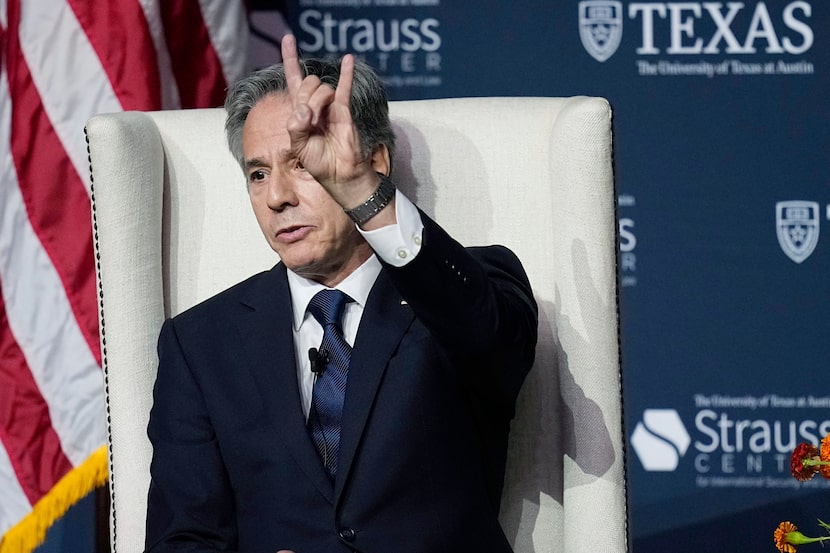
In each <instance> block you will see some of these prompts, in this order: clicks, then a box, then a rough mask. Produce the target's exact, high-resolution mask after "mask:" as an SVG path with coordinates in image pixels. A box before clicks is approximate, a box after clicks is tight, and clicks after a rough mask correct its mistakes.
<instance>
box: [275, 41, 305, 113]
mask: <svg viewBox="0 0 830 553" xmlns="http://www.w3.org/2000/svg"><path fill="white" fill-rule="evenodd" d="M280 51H281V52H282V66H283V69H284V70H285V82H286V84H287V85H288V95H289V96H291V97H292V98H293V97H294V96H295V95H296V94H297V90H298V89H299V88H300V84H302V82H303V72H302V71H301V70H300V60H299V58H298V55H297V39H296V38H294V35H285V36H284V37H282V42H281V43H280Z"/></svg>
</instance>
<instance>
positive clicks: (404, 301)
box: [401, 300, 409, 305]
mask: <svg viewBox="0 0 830 553" xmlns="http://www.w3.org/2000/svg"><path fill="white" fill-rule="evenodd" d="M401 305H409V303H407V301H406V300H401Z"/></svg>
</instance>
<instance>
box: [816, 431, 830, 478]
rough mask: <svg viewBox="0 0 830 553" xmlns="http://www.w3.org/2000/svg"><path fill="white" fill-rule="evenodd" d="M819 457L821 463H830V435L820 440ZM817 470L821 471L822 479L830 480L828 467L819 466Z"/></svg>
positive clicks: (829, 468)
mask: <svg viewBox="0 0 830 553" xmlns="http://www.w3.org/2000/svg"><path fill="white" fill-rule="evenodd" d="M819 455H820V456H821V460H822V461H824V462H830V433H828V434H827V435H826V436H825V437H824V439H822V440H821V451H820V453H819ZM819 470H821V475H822V476H823V477H825V478H828V479H830V465H821V467H820V469H819Z"/></svg>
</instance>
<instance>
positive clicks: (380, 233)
mask: <svg viewBox="0 0 830 553" xmlns="http://www.w3.org/2000/svg"><path fill="white" fill-rule="evenodd" d="M395 217H396V218H397V221H398V222H397V224H395V225H389V226H385V227H382V228H379V229H376V230H369V231H366V230H363V229H361V228H360V227H357V230H358V232H360V234H362V235H363V237H364V238H365V239H366V241H367V242H368V243H369V245H370V246H371V247H372V249H373V250H374V251H375V253H376V254H377V255H378V257H380V258H381V259H382V260H383V261H385V262H386V263H388V264H389V265H392V266H393V267H403V266H404V265H406V264H407V263H409V262H410V261H412V260H413V259H415V256H416V255H418V252H419V251H421V238H422V236H423V233H424V223H423V221H421V214H420V213H419V212H418V208H417V207H415V204H413V203H412V202H411V201H410V200H409V198H407V197H406V196H404V195H403V193H402V192H401V191H400V190H396V191H395ZM355 226H357V225H355Z"/></svg>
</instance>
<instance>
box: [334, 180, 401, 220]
mask: <svg viewBox="0 0 830 553" xmlns="http://www.w3.org/2000/svg"><path fill="white" fill-rule="evenodd" d="M378 176H379V177H380V184H379V185H378V187H377V189H376V190H375V191H374V192H373V193H372V195H371V196H369V199H368V200H366V201H365V202H363V203H362V204H360V205H359V206H357V207H355V208H353V209H344V211H345V212H346V215H348V216H349V217H350V218H351V220H352V221H354V222H355V223H356V224H358V225H362V224H363V223H365V222H366V221H368V220H369V219H371V218H372V217H374V216H375V215H377V214H378V213H380V211H381V210H382V209H383V208H384V207H386V206H387V205H389V202H391V201H392V198H394V197H395V183H393V182H392V179H390V178H389V177H387V176H386V175H384V174H383V173H378Z"/></svg>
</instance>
